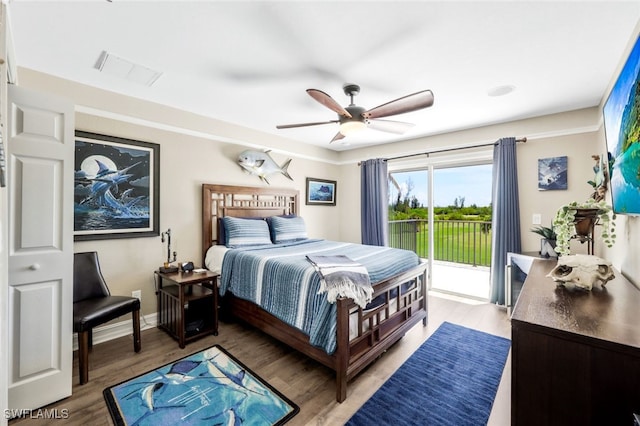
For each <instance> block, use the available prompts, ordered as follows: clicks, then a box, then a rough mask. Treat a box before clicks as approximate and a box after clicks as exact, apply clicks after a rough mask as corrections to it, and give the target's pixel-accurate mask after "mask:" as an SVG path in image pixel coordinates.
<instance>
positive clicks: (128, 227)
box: [73, 131, 160, 241]
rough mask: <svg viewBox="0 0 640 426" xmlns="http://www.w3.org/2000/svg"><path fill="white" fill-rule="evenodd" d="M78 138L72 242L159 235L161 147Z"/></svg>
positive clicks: (79, 134) (80, 135)
mask: <svg viewBox="0 0 640 426" xmlns="http://www.w3.org/2000/svg"><path fill="white" fill-rule="evenodd" d="M75 136H76V138H75V141H76V142H75V179H74V181H75V183H74V203H73V212H74V216H73V219H74V240H75V241H85V240H102V239H109V238H135V237H152V236H158V235H160V234H159V224H160V217H159V210H160V208H159V207H160V188H159V182H160V145H158V144H154V143H150V142H142V141H135V140H131V139H124V138H118V137H114V136H105V135H100V134H96V133H88V132H82V131H76V134H75Z"/></svg>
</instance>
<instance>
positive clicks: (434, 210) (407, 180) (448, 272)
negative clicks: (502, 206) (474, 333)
mask: <svg viewBox="0 0 640 426" xmlns="http://www.w3.org/2000/svg"><path fill="white" fill-rule="evenodd" d="M389 182H390V185H389V194H390V200H389V245H391V246H392V247H399V248H404V249H407V250H412V251H415V252H416V253H417V254H418V255H419V256H420V257H421V258H424V259H427V260H428V261H429V264H430V268H429V271H430V286H431V288H432V289H434V290H439V291H442V292H447V293H453V294H460V295H464V296H467V297H472V298H476V299H481V300H485V299H487V298H488V295H489V267H490V265H491V164H473V165H460V166H452V165H447V166H446V167H443V166H440V167H436V166H435V165H427V166H425V167H423V168H416V169H413V170H397V171H392V172H390V174H389Z"/></svg>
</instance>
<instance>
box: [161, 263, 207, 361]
mask: <svg viewBox="0 0 640 426" xmlns="http://www.w3.org/2000/svg"><path fill="white" fill-rule="evenodd" d="M155 274H156V275H157V276H158V288H157V295H158V327H159V328H161V329H163V330H164V331H166V332H167V333H168V334H169V335H170V336H171V337H173V338H174V339H176V340H177V341H178V344H179V346H180V348H181V349H182V348H184V346H185V344H186V343H188V342H190V341H192V340H195V339H197V338H200V337H202V336H204V335H206V334H213V335H215V336H217V335H218V277H219V274H215V273H212V272H210V271H204V272H182V271H178V272H173V273H162V272H159V271H155Z"/></svg>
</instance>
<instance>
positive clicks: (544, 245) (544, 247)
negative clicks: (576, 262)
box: [531, 226, 558, 257]
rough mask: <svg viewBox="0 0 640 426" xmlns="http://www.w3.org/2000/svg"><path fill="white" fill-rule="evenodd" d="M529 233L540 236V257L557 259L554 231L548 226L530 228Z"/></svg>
mask: <svg viewBox="0 0 640 426" xmlns="http://www.w3.org/2000/svg"><path fill="white" fill-rule="evenodd" d="M531 232H533V233H535V234H538V235H540V236H541V237H542V238H541V240H540V255H541V256H544V257H558V253H557V252H556V244H557V243H556V240H557V235H556V231H555V230H554V229H553V228H552V227H549V226H538V227H537V228H532V229H531Z"/></svg>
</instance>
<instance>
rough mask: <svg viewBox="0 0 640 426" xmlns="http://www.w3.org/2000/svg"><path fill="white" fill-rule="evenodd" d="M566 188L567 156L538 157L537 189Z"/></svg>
mask: <svg viewBox="0 0 640 426" xmlns="http://www.w3.org/2000/svg"><path fill="white" fill-rule="evenodd" d="M554 189H567V157H566V156H563V157H550V158H540V159H538V190H539V191H549V190H554Z"/></svg>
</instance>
